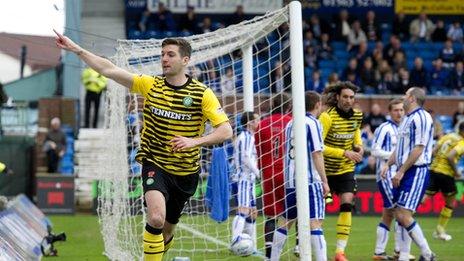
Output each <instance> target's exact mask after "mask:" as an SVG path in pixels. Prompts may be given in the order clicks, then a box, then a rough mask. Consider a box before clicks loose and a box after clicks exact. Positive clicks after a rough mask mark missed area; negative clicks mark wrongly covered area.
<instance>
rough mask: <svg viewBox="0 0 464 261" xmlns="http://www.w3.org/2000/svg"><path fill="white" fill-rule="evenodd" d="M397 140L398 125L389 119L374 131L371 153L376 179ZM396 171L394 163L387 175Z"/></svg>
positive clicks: (378, 177) (378, 178)
mask: <svg viewBox="0 0 464 261" xmlns="http://www.w3.org/2000/svg"><path fill="white" fill-rule="evenodd" d="M397 141H398V125H397V124H396V123H395V122H394V121H391V120H388V121H386V122H384V123H382V124H381V125H380V126H379V127H378V128H377V129H375V132H374V142H373V143H372V149H371V155H372V156H374V157H375V158H376V179H377V181H379V180H380V179H381V177H380V172H381V171H382V168H383V166H384V164H385V163H386V162H387V160H388V159H389V158H390V156H391V154H392V153H393V151H394V150H395V148H396V144H397ZM395 172H396V165H392V166H391V167H390V169H389V173H388V174H390V175H389V177H391V175H392V174H393V173H395Z"/></svg>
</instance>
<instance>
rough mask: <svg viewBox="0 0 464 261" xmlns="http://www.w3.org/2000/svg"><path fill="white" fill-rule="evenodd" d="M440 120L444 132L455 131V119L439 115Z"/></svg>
mask: <svg viewBox="0 0 464 261" xmlns="http://www.w3.org/2000/svg"><path fill="white" fill-rule="evenodd" d="M438 120H439V121H440V123H441V125H442V127H443V130H444V131H445V132H446V133H448V132H451V131H453V127H454V126H453V117H451V116H449V115H439V116H438Z"/></svg>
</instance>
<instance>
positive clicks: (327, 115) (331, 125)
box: [319, 107, 363, 176]
mask: <svg viewBox="0 0 464 261" xmlns="http://www.w3.org/2000/svg"><path fill="white" fill-rule="evenodd" d="M343 114H347V115H343ZM342 115H343V116H342ZM362 119H363V114H362V112H360V111H358V110H354V111H353V112H352V113H350V114H349V113H345V112H342V111H340V110H339V109H337V108H336V107H331V108H329V109H328V110H327V111H325V112H323V113H321V115H320V116H319V121H320V122H321V124H322V139H323V140H324V151H323V154H324V163H325V171H326V174H327V176H330V175H341V174H345V173H349V172H354V166H355V163H354V162H353V161H351V160H349V159H348V158H346V157H344V156H343V154H344V152H345V150H353V146H354V145H359V146H362V140H361V124H362Z"/></svg>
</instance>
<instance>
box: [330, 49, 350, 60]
mask: <svg viewBox="0 0 464 261" xmlns="http://www.w3.org/2000/svg"><path fill="white" fill-rule="evenodd" d="M334 55H335V58H336V59H337V60H338V61H340V60H348V58H349V57H350V54H349V53H348V52H347V51H346V50H335V52H334Z"/></svg>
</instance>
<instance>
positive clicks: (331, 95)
mask: <svg viewBox="0 0 464 261" xmlns="http://www.w3.org/2000/svg"><path fill="white" fill-rule="evenodd" d="M344 89H350V90H352V91H353V92H354V93H357V92H358V91H359V87H358V86H356V85H354V84H353V83H351V82H348V81H345V82H337V83H335V84H334V85H330V86H328V87H327V88H325V90H324V92H323V93H322V94H323V100H324V104H325V105H327V106H328V107H334V106H337V95H340V93H341V92H342V90H344Z"/></svg>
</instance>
